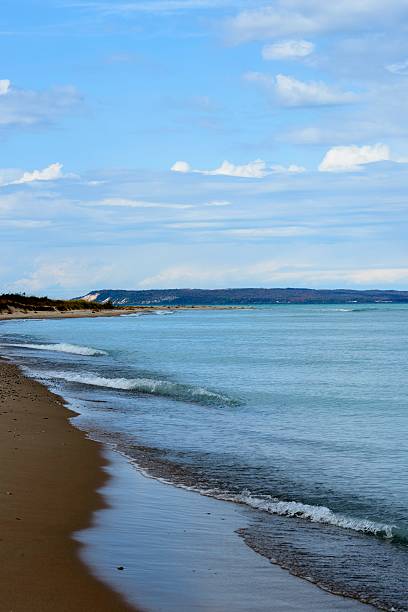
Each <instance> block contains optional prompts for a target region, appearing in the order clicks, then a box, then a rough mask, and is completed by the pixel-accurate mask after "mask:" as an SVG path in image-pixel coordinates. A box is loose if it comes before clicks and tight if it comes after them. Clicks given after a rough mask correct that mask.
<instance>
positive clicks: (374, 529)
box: [210, 490, 397, 539]
mask: <svg viewBox="0 0 408 612" xmlns="http://www.w3.org/2000/svg"><path fill="white" fill-rule="evenodd" d="M214 493H215V495H214V496H215V497H217V498H218V499H223V500H225V501H233V502H236V503H239V504H245V505H247V506H250V507H251V508H255V509H256V510H262V511H264V512H269V513H270V514H278V515H279V516H289V517H295V518H302V519H307V520H309V521H311V522H312V523H324V524H326V525H334V526H336V527H342V528H344V529H352V530H353V531H359V532H361V533H370V534H373V535H380V536H382V537H385V538H389V539H391V538H393V536H394V533H393V530H394V529H397V526H396V525H387V524H386V523H379V522H376V521H371V520H369V519H363V518H355V517H351V516H347V515H344V514H337V513H336V512H333V511H332V510H330V508H327V507H326V506H313V505H309V504H302V503H301V502H296V501H280V500H278V499H276V498H273V497H270V496H267V495H266V496H263V497H258V496H254V495H252V494H251V492H250V491H247V490H244V491H242V492H241V493H239V494H232V493H222V492H218V493H217V492H214V491H212V492H211V493H210V494H214Z"/></svg>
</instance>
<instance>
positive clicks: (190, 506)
mask: <svg viewBox="0 0 408 612" xmlns="http://www.w3.org/2000/svg"><path fill="white" fill-rule="evenodd" d="M107 458H108V459H109V461H108V463H107V466H106V468H105V469H106V470H107V472H108V473H109V474H110V476H111V478H109V479H108V480H107V482H106V484H105V486H104V487H103V493H104V494H105V496H106V497H107V499H108V500H109V502H110V506H109V508H105V509H101V510H99V511H98V512H97V513H96V517H95V521H94V523H93V525H92V526H91V527H90V528H89V529H86V530H83V531H81V532H80V533H78V534H76V537H77V538H78V540H79V541H80V542H82V543H83V544H84V547H83V548H82V549H81V554H82V555H83V558H84V559H85V560H86V562H87V563H88V564H89V565H90V566H91V567H92V568H93V569H94V571H95V573H96V574H97V575H98V576H100V577H101V578H102V579H103V580H104V581H106V582H107V583H108V584H111V585H112V587H113V588H116V589H118V590H119V591H120V592H121V593H124V594H125V595H126V597H127V599H128V600H129V601H130V602H132V601H133V602H137V603H138V604H140V605H142V606H143V607H145V608H146V609H147V610H149V611H150V612H162V611H165V612H181V611H183V612H184V611H186V612H190V611H191V612H226V611H227V610H232V611H234V612H311V611H313V612H370V611H372V612H374V608H372V607H371V606H368V605H365V604H362V603H359V602H358V601H355V600H353V599H347V598H344V597H340V596H337V595H332V594H331V593H328V592H326V591H323V590H322V589H320V588H319V587H317V586H316V585H314V584H311V583H310V582H308V581H305V580H302V579H300V578H297V577H295V576H292V575H291V574H289V572H288V571H286V570H284V569H282V568H280V567H279V566H277V565H273V564H271V563H270V562H269V561H268V560H267V559H265V558H264V557H262V556H261V555H259V554H257V553H256V552H255V551H254V550H252V549H251V548H249V547H248V546H247V545H246V544H245V542H244V540H243V539H242V538H241V537H239V535H238V534H237V530H239V529H240V528H243V527H246V526H248V523H249V522H250V521H251V520H252V518H251V516H252V514H253V513H252V512H251V511H248V510H246V509H245V507H243V506H239V505H237V504H230V503H227V502H224V501H220V500H217V499H212V498H209V497H204V496H202V495H200V494H198V493H196V492H192V491H186V490H183V489H180V488H177V487H175V486H173V485H168V484H166V483H163V482H160V481H157V480H154V479H152V478H148V477H146V476H144V475H143V474H142V473H140V472H139V471H138V470H137V469H136V468H135V467H134V466H133V465H132V464H131V463H130V462H129V461H128V460H127V459H126V458H125V457H123V456H121V455H120V454H118V453H117V452H112V451H110V452H108V453H107ZM112 559H114V560H115V564H118V565H121V566H122V567H123V568H124V569H123V571H121V572H116V573H112V572H111V571H110V567H111V563H112Z"/></svg>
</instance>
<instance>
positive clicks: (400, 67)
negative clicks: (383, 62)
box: [386, 59, 408, 76]
mask: <svg viewBox="0 0 408 612" xmlns="http://www.w3.org/2000/svg"><path fill="white" fill-rule="evenodd" d="M386 68H387V70H388V72H391V73H392V74H399V75H402V76H408V59H406V60H405V61H403V62H397V63H396V64H388V66H386Z"/></svg>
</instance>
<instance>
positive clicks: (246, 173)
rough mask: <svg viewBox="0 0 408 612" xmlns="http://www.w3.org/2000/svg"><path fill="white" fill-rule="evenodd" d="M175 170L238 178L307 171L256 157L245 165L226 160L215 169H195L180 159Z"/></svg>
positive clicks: (175, 165)
mask: <svg viewBox="0 0 408 612" xmlns="http://www.w3.org/2000/svg"><path fill="white" fill-rule="evenodd" d="M171 170H172V171H173V172H183V173H188V172H192V173H194V174H204V175H206V176H234V177H238V178H257V179H259V178H265V176H268V175H270V174H273V173H283V174H298V173H300V172H305V170H306V169H305V168H303V166H296V165H295V164H291V165H289V166H282V165H274V166H268V165H267V164H266V162H265V161H264V160H263V159H255V160H254V161H251V162H248V163H247V164H243V165H240V166H239V165H235V164H232V163H231V162H229V161H228V160H224V161H223V162H222V164H221V165H220V166H219V167H218V168H215V169H214V170H195V169H193V168H192V167H191V165H190V164H189V163H188V162H185V161H178V162H176V163H175V164H173V166H172V167H171Z"/></svg>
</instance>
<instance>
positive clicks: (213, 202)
mask: <svg viewBox="0 0 408 612" xmlns="http://www.w3.org/2000/svg"><path fill="white" fill-rule="evenodd" d="M204 206H231V202H230V201H229V200H211V201H210V202H206V203H205V204H204Z"/></svg>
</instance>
